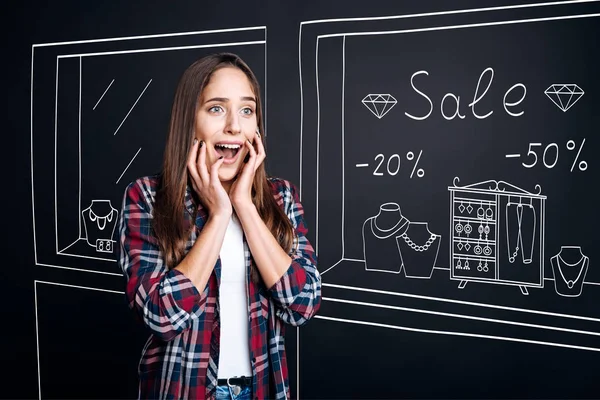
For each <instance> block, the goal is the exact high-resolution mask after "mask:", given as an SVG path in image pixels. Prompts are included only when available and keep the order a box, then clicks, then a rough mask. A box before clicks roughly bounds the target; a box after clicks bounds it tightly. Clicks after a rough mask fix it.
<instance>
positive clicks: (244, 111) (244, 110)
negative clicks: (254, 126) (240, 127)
mask: <svg viewBox="0 0 600 400" xmlns="http://www.w3.org/2000/svg"><path fill="white" fill-rule="evenodd" d="M253 113H254V110H253V109H252V108H250V107H244V108H242V114H244V115H252V114H253Z"/></svg>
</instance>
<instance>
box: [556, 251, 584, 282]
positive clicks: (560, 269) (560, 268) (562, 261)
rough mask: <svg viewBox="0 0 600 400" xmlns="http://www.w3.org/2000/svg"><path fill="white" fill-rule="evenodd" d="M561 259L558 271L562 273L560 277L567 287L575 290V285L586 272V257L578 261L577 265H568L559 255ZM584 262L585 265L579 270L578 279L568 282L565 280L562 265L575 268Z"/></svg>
mask: <svg viewBox="0 0 600 400" xmlns="http://www.w3.org/2000/svg"><path fill="white" fill-rule="evenodd" d="M558 259H559V261H560V262H559V263H558V271H559V272H560V276H561V277H562V279H563V281H564V282H565V283H566V284H567V287H568V288H569V289H573V286H574V285H575V283H577V281H578V280H579V278H580V277H581V273H582V272H583V270H584V268H583V267H584V266H585V257H582V258H581V260H579V261H577V262H576V263H575V264H569V263H567V262H566V261H565V260H563V259H562V257H561V256H560V255H559V256H558ZM582 261H583V265H582V266H581V268H579V273H578V274H577V278H575V280H574V281H573V280H567V278H565V275H564V274H563V271H562V267H561V264H564V265H568V266H569V267H575V266H576V265H578V264H580V263H581V262H582Z"/></svg>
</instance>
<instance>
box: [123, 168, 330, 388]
mask: <svg viewBox="0 0 600 400" xmlns="http://www.w3.org/2000/svg"><path fill="white" fill-rule="evenodd" d="M269 182H270V184H271V187H272V189H273V195H274V197H275V199H276V201H277V203H278V204H279V205H280V206H281V207H282V209H283V210H284V212H285V213H286V215H287V216H288V218H289V219H290V221H291V222H292V225H293V226H294V228H295V231H296V238H295V240H294V246H293V249H292V251H291V252H290V257H292V263H291V265H290V266H289V268H288V269H287V271H286V273H285V274H284V275H283V276H282V277H281V279H280V280H279V281H278V282H277V283H276V284H275V285H274V286H273V287H271V288H267V287H265V286H264V284H263V283H262V281H261V282H260V283H258V284H257V283H254V282H252V280H251V279H250V265H251V263H253V260H252V255H251V254H250V251H249V249H248V244H247V242H246V240H245V239H244V251H245V256H246V271H247V272H246V282H247V283H248V285H247V288H248V290H247V295H248V316H249V324H248V330H249V331H248V333H247V334H248V340H249V341H248V345H249V346H250V357H251V365H252V375H253V393H254V397H255V398H260V399H263V398H275V399H286V398H290V393H289V383H288V372H287V364H286V355H285V348H284V323H286V324H290V325H293V326H299V325H302V324H304V323H306V322H307V321H308V320H309V319H310V318H311V317H312V316H313V315H314V314H315V313H316V312H317V310H318V309H319V306H320V302H321V277H320V275H319V272H318V271H317V268H316V256H315V253H314V250H313V247H312V246H311V244H310V243H309V241H308V240H307V238H306V233H307V229H306V225H305V223H304V218H303V213H304V212H303V208H302V205H301V204H300V202H299V198H298V194H297V191H296V189H295V188H294V186H293V185H292V184H290V182H288V181H285V180H282V179H276V178H270V179H269ZM157 186H158V179H157V177H144V178H140V179H138V180H136V181H135V182H133V183H131V184H130V185H129V186H128V187H127V190H126V192H125V196H124V199H123V208H122V211H121V217H120V221H119V234H120V246H119V265H120V267H121V268H122V269H123V272H124V274H125V276H126V278H127V287H126V295H127V300H128V303H129V306H130V307H131V308H132V309H133V310H134V311H135V312H136V314H137V315H138V316H139V317H140V319H141V320H142V321H143V322H144V324H145V326H146V327H148V328H149V329H150V331H151V332H152V334H151V335H150V337H149V339H148V341H147V342H146V345H145V346H144V349H143V351H142V357H141V360H140V364H139V378H140V392H139V396H140V398H153V399H203V398H207V399H208V398H210V399H214V398H215V392H216V386H217V376H218V373H217V366H218V365H219V337H220V327H219V319H220V318H219V297H218V294H219V290H218V288H219V283H220V277H221V262H220V260H217V262H216V264H215V266H214V271H213V273H212V274H211V276H210V279H209V281H208V284H207V285H206V287H205V288H204V290H203V291H202V292H199V291H198V290H197V289H196V287H195V286H194V285H193V284H192V282H191V281H190V280H189V279H188V278H187V277H186V276H185V275H184V274H182V273H181V272H179V271H178V270H175V269H169V268H167V266H166V265H165V262H164V257H163V254H162V253H161V251H160V250H159V247H158V242H157V239H156V237H155V236H154V234H153V230H152V209H153V204H154V199H155V194H156V190H157ZM194 207H195V206H194V203H193V201H192V193H191V189H190V187H189V185H188V189H187V191H186V195H185V208H186V210H185V215H183V216H182V218H185V219H186V221H187V222H188V223H191V222H192V215H194V211H195V209H194ZM206 219H207V214H206V210H205V209H203V208H202V207H201V206H198V216H197V218H196V221H195V228H194V229H193V230H192V232H191V234H190V237H189V240H188V241H187V244H186V251H189V249H190V248H191V247H192V245H193V244H194V242H195V241H196V238H197V237H198V234H199V233H200V231H201V230H202V227H203V226H204V224H205V222H206ZM240 334H243V333H242V332H240Z"/></svg>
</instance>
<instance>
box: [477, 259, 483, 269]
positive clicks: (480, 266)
mask: <svg viewBox="0 0 600 400" xmlns="http://www.w3.org/2000/svg"><path fill="white" fill-rule="evenodd" d="M477 271H479V272H481V271H483V266H482V265H481V260H479V265H478V266H477Z"/></svg>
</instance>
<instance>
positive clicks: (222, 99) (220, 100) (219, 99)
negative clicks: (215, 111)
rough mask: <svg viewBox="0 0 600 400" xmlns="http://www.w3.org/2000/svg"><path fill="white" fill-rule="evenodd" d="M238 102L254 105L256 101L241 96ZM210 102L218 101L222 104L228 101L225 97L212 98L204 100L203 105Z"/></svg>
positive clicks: (252, 98)
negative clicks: (249, 102)
mask: <svg viewBox="0 0 600 400" xmlns="http://www.w3.org/2000/svg"><path fill="white" fill-rule="evenodd" d="M240 100H242V101H253V102H255V103H256V99H255V98H254V97H252V96H242V97H240ZM211 101H219V102H222V103H226V102H228V101H229V99H228V98H227V97H213V98H212V99H208V100H206V101H205V103H209V102H211Z"/></svg>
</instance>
